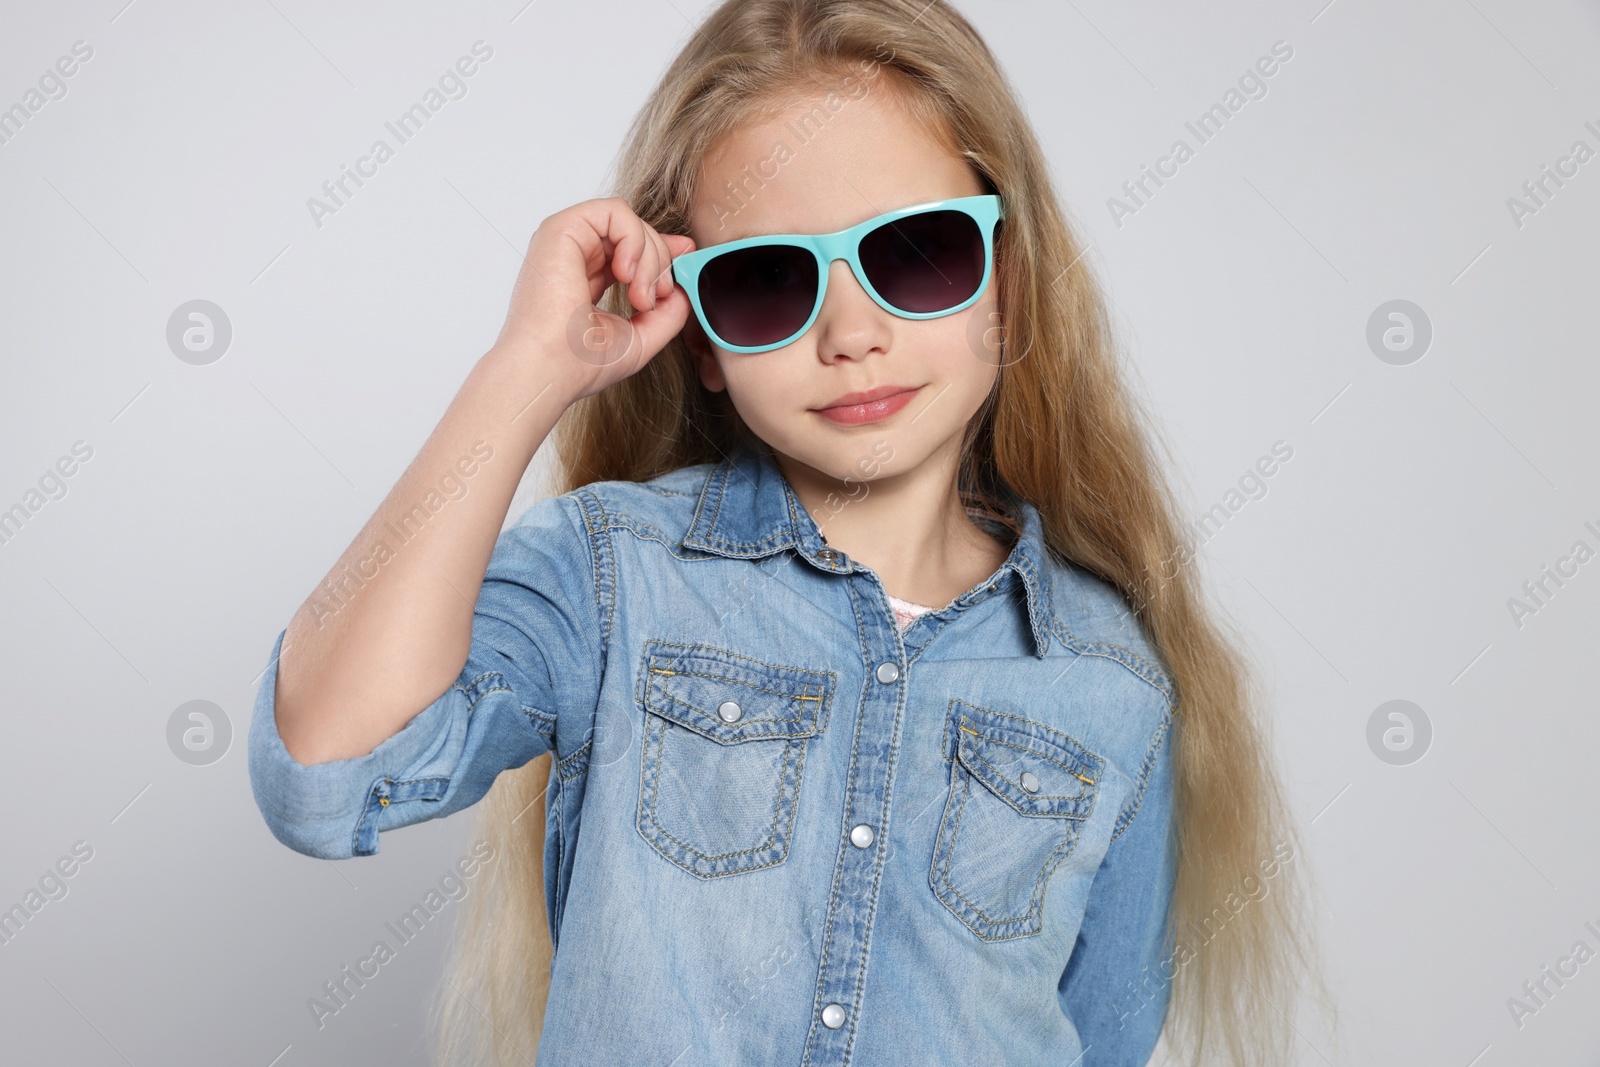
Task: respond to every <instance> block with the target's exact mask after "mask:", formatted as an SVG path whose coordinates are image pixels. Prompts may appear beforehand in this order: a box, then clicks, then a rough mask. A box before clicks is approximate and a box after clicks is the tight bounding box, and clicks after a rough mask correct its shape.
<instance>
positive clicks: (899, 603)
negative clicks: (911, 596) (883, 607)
mask: <svg viewBox="0 0 1600 1067" xmlns="http://www.w3.org/2000/svg"><path fill="white" fill-rule="evenodd" d="M889 606H890V607H891V608H893V609H894V620H895V622H897V623H898V624H899V625H900V629H902V630H904V629H905V628H906V627H908V626H910V625H911V624H912V623H914V622H916V621H917V616H918V615H922V614H924V613H926V612H929V611H932V610H933V609H932V608H930V607H928V606H927V605H926V604H913V603H912V602H911V601H909V600H901V599H900V598H899V597H897V596H891V597H890V598H889Z"/></svg>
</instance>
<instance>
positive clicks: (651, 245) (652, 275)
mask: <svg viewBox="0 0 1600 1067" xmlns="http://www.w3.org/2000/svg"><path fill="white" fill-rule="evenodd" d="M652 233H653V231H652V230H651V229H650V226H649V224H648V223H646V222H644V221H643V220H641V221H640V222H639V242H640V244H641V246H642V248H641V250H640V253H639V272H638V275H637V276H636V277H635V278H634V279H633V289H634V293H635V298H634V299H635V303H636V305H637V306H638V307H639V308H640V309H641V310H647V309H649V308H653V307H655V306H656V277H657V276H658V275H659V273H660V266H659V264H660V260H661V252H660V249H659V248H657V246H656V243H655V241H654V240H653V239H652Z"/></svg>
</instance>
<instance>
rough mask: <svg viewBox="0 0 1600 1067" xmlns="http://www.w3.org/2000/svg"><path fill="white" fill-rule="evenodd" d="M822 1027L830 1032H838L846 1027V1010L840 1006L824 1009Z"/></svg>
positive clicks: (830, 1006)
mask: <svg viewBox="0 0 1600 1067" xmlns="http://www.w3.org/2000/svg"><path fill="white" fill-rule="evenodd" d="M822 1025H823V1026H826V1027H827V1028H828V1029H829V1030H837V1029H839V1027H841V1026H843V1025H844V1008H843V1007H842V1006H841V1005H838V1004H829V1005H828V1006H827V1007H826V1008H823V1009H822Z"/></svg>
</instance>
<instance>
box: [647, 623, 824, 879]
mask: <svg viewBox="0 0 1600 1067" xmlns="http://www.w3.org/2000/svg"><path fill="white" fill-rule="evenodd" d="M834 683H835V678H834V675H833V673H832V672H831V671H820V670H806V669H804V668H800V667H784V666H777V665H774V664H770V663H765V662H763V661H761V660H757V659H752V658H750V657H748V656H741V655H739V654H737V653H734V652H729V651H726V650H724V649H720V648H712V647H711V646H709V645H681V644H669V643H667V642H664V641H651V642H649V643H648V644H647V645H646V646H645V651H644V659H643V662H642V664H641V666H640V673H639V695H640V701H641V703H642V704H643V707H644V712H645V716H644V718H645V729H644V751H643V754H642V755H641V757H640V767H639V811H638V818H637V826H638V829H639V833H640V834H641V835H643V837H644V839H645V840H646V841H648V842H649V843H650V845H651V847H652V848H654V849H655V850H656V851H657V852H659V853H660V854H661V855H662V856H664V857H665V858H666V859H668V860H670V861H672V862H673V863H675V864H677V865H678V866H679V867H682V868H683V869H684V870H686V871H688V872H689V873H690V874H693V875H696V876H698V877H700V878H715V877H719V876H721V875H728V874H741V873H743V872H746V871H754V870H759V869H761V868H763V867H773V866H776V865H778V864H780V863H782V862H783V861H784V859H785V857H787V856H788V854H789V842H790V840H791V839H792V838H793V835H794V823H795V812H796V810H797V809H798V807H799V801H800V782H801V778H802V776H803V773H804V770H805V757H806V746H807V744H808V739H809V738H812V737H814V736H816V735H817V733H818V732H819V731H820V730H822V729H823V728H824V727H825V726H826V724H827V714H828V706H829V700H830V697H831V696H832V694H833V690H834Z"/></svg>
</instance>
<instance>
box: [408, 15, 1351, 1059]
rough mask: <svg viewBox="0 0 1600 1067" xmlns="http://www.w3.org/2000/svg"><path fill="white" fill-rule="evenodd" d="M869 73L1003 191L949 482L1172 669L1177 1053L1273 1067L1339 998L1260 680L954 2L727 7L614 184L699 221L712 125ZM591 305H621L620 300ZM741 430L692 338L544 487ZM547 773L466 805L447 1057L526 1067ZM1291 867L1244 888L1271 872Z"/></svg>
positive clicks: (622, 470)
mask: <svg viewBox="0 0 1600 1067" xmlns="http://www.w3.org/2000/svg"><path fill="white" fill-rule="evenodd" d="M851 78H854V79H856V80H855V81H854V82H851V81H850V80H849V79H851ZM863 79H865V80H866V82H867V83H870V84H871V86H872V88H871V89H870V91H873V92H876V91H878V86H879V85H881V86H883V87H884V89H886V90H887V91H888V92H889V95H890V98H891V99H892V100H894V101H895V102H896V103H898V104H900V105H901V106H904V107H906V108H909V109H910V111H911V113H912V114H913V115H915V116H917V117H918V118H920V119H922V120H924V121H923V123H922V125H923V127H924V128H925V129H928V130H930V131H933V135H935V136H940V137H942V138H944V139H945V140H946V142H947V143H948V144H949V145H950V146H951V148H952V150H954V151H957V152H959V153H960V154H961V155H962V156H964V157H965V158H966V159H967V160H968V161H969V164H970V165H971V166H972V167H973V168H974V170H975V172H976V173H977V174H978V175H979V176H980V177H981V179H982V180H983V181H985V182H986V183H987V184H988V186H989V187H990V189H991V191H995V192H999V193H1001V194H1002V195H1003V196H1004V197H1005V199H1006V205H1007V207H1006V212H1007V214H1006V218H1005V219H1004V221H1003V223H1002V225H1001V228H1000V230H999V231H998V232H997V234H996V262H995V284H996V285H997V287H998V295H999V305H998V306H999V311H1000V316H1001V318H1000V322H1001V323H1002V324H1003V327H1004V331H1003V334H1004V342H1003V349H1004V359H1003V365H1002V367H1001V371H1000V379H999V381H998V383H997V385H996V388H995V389H994V391H993V392H992V393H991V396H990V398H989V402H988V403H987V404H986V405H985V407H984V408H983V409H982V410H981V411H980V412H979V413H978V415H977V416H975V417H974V418H973V419H972V420H971V423H970V424H969V426H968V428H967V433H966V440H965V444H966V449H965V455H964V459H963V462H962V464H961V470H960V475H959V477H960V482H961V485H960V489H961V492H962V494H963V495H964V496H967V497H969V498H970V499H972V500H973V502H974V503H976V504H978V505H979V506H980V507H984V508H985V509H986V510H990V511H1004V510H1005V509H1004V506H1003V504H1002V503H1001V502H1002V501H1003V500H1004V498H1005V497H1006V496H1007V495H1008V494H1012V493H1014V494H1015V495H1017V496H1019V497H1021V498H1022V499H1025V500H1027V501H1029V502H1030V503H1032V504H1033V505H1034V506H1035V507H1036V508H1037V509H1038V511H1039V514H1040V517H1041V519H1042V521H1043V526H1044V533H1045V540H1046V542H1047V544H1048V547H1049V549H1050V551H1051V552H1053V553H1055V554H1056V555H1058V556H1060V557H1062V558H1063V559H1066V560H1071V561H1072V562H1074V563H1076V564H1077V565H1079V566H1081V567H1084V568H1086V569H1088V570H1090V571H1092V572H1093V573H1095V574H1097V575H1099V576H1100V577H1102V578H1103V579H1105V580H1106V581H1108V582H1110V583H1112V584H1113V585H1115V586H1116V587H1117V588H1118V589H1120V590H1121V591H1122V592H1123V594H1124V595H1125V597H1126V598H1127V600H1128V603H1129V608H1130V610H1132V611H1134V612H1136V613H1137V616H1138V618H1139V620H1140V621H1141V622H1142V623H1143V624H1144V626H1145V627H1146V628H1147V631H1148V632H1149V634H1150V636H1151V638H1152V640H1153V641H1154V643H1155V645H1156V647H1157V648H1158V650H1159V652H1160V654H1161V657H1162V659H1163V661H1164V663H1165V665H1166V666H1167V668H1168V670H1169V672H1170V674H1171V676H1172V679H1173V683H1174V688H1175V691H1176V694H1177V700H1176V703H1175V715H1176V716H1177V722H1178V724H1179V727H1180V728H1179V729H1178V730H1176V731H1174V734H1173V736H1174V737H1176V738H1177V739H1178V740H1177V742H1176V743H1177V751H1176V753H1175V758H1176V787H1175V789H1176V795H1175V798H1174V812H1175V814H1174V817H1175V819H1176V820H1177V823H1178V838H1179V865H1178V875H1177V882H1176V886H1175V888H1174V898H1173V905H1172V908H1171V910H1170V912H1169V918H1168V923H1169V931H1168V932H1169V935H1170V936H1171V937H1172V938H1173V940H1174V942H1176V944H1177V946H1178V951H1177V952H1175V953H1174V954H1173V957H1172V958H1169V961H1168V963H1169V967H1168V968H1167V970H1170V969H1171V967H1174V966H1175V967H1176V974H1175V975H1173V976H1171V977H1172V978H1173V988H1172V1002H1171V1008H1170V1011H1169V1014H1168V1018H1167V1023H1166V1029H1165V1031H1164V1034H1165V1037H1166V1040H1167V1042H1168V1045H1169V1047H1171V1048H1172V1049H1173V1050H1174V1051H1175V1052H1176V1053H1177V1054H1178V1055H1179V1056H1180V1057H1181V1060H1182V1062H1186V1063H1194V1064H1202V1063H1211V1062H1223V1063H1228V1064H1235V1065H1249V1067H1267V1065H1269V1064H1270V1065H1274V1067H1276V1065H1279V1064H1283V1063H1287V1062H1289V1060H1290V1058H1291V1053H1292V1049H1293V1047H1294V1043H1295V1035H1296V1031H1295V1024H1294V1021H1293V1019H1292V1014H1293V1012H1294V1011H1295V1009H1296V1007H1297V1003H1296V997H1297V992H1298V990H1300V989H1301V988H1302V986H1303V985H1304V983H1305V982H1306V981H1307V980H1312V979H1314V980H1316V988H1315V990H1314V992H1316V994H1317V995H1318V998H1319V1003H1321V1004H1323V1005H1324V1006H1327V1001H1328V997H1327V993H1326V989H1325V987H1324V986H1323V985H1322V984H1321V980H1320V975H1319V974H1318V973H1317V971H1316V969H1315V968H1314V967H1312V966H1311V963H1312V960H1313V958H1314V955H1315V953H1314V945H1313V938H1312V934H1311V928H1310V927H1309V925H1308V924H1307V923H1306V922H1305V917H1304V916H1303V915H1302V911H1303V909H1304V905H1305V901H1306V897H1305V890H1304V888H1303V887H1302V885H1301V879H1302V876H1303V872H1304V871H1305V868H1306V863H1305V862H1304V858H1303V850H1301V849H1299V848H1298V847H1297V844H1298V840H1297V838H1298V835H1297V834H1296V832H1295V828H1294V827H1293V825H1292V824H1291V822H1290V820H1289V818H1288V817H1287V812H1286V805H1285V802H1284V798H1283V795H1282V792H1281V786H1280V784H1279V782H1278V780H1277V778H1276V776H1275V773H1274V771H1273V769H1272V764H1271V760H1270V744H1269V741H1268V738H1267V736H1266V731H1265V724H1264V723H1263V722H1262V721H1260V719H1259V713H1258V712H1257V711H1256V710H1255V708H1256V706H1257V704H1258V703H1259V702H1258V700H1257V699H1256V696H1255V694H1254V692H1253V691H1252V684H1251V681H1250V671H1249V670H1247V667H1246V663H1245V660H1244V657H1243V655H1242V654H1241V652H1240V651H1238V648H1237V647H1236V646H1237V645H1238V643H1239V642H1238V640H1237V638H1236V637H1234V636H1233V635H1232V634H1231V633H1224V631H1223V629H1222V627H1221V624H1220V623H1219V622H1218V621H1217V620H1215V619H1213V618H1212V617H1211V616H1210V614H1209V613H1208V610H1207V606H1206V604H1205V601H1204V597H1203V594H1202V591H1201V584H1200V580H1199V578H1198V577H1197V575H1196V574H1195V568H1194V567H1192V566H1188V565H1177V566H1174V561H1178V560H1182V561H1184V564H1187V562H1188V561H1189V560H1191V559H1192V556H1193V551H1192V546H1191V545H1190V543H1189V542H1188V540H1187V538H1188V536H1189V531H1188V530H1187V527H1186V525H1185V524H1183V523H1180V522H1179V521H1178V520H1177V518H1176V515H1177V509H1176V507H1175V503H1174V499H1173V497H1172V494H1171V491H1170V489H1169V487H1168V486H1167V484H1166V482H1165V480H1164V479H1163V477H1162V475H1161V473H1160V471H1159V470H1158V468H1157V465H1156V463H1155V461H1154V457H1153V451H1152V447H1151V443H1150V442H1151V441H1152V440H1153V439H1154V435H1153V434H1152V433H1151V432H1150V431H1149V430H1148V429H1147V428H1146V425H1145V423H1146V420H1145V418H1144V416H1143V414H1142V413H1141V412H1140V411H1139V410H1138V409H1137V408H1136V407H1135V405H1134V404H1133V402H1132V401H1131V399H1130V397H1129V396H1128V395H1127V391H1126V390H1125V388H1124V386H1123V384H1122V382H1121V378H1120V373H1121V372H1120V369H1119V366H1118V361H1117V358H1116V356H1115V350H1114V347H1113V343H1112V339H1111V331H1110V324H1109V320H1108V317H1107V314H1106V310H1105V303H1104V300H1103V298H1102V296H1101V294H1100V291H1099V287H1098V285H1097V283H1096V282H1095V280H1094V279H1093V277H1092V276H1091V274H1090V272H1089V271H1088V269H1087V268H1086V266H1085V265H1084V264H1083V263H1082V261H1081V256H1082V253H1083V247H1082V245H1081V244H1080V242H1079V239H1078V238H1077V236H1076V234H1075V233H1074V231H1073V228H1072V227H1071V226H1070V225H1069V223H1068V221H1067V218H1066V217H1065V215H1064V213H1063V211H1062V210H1061V208H1060V206H1059V204H1058V200H1057V197H1056V194H1055V192H1054V189H1053V188H1052V186H1051V183H1050V178H1049V165H1048V161H1047V159H1046V157H1045V155H1044V153H1043V152H1042V151H1041V150H1040V147H1039V144H1038V142H1037V140H1036V139H1035V137H1034V134H1033V131H1032V129H1031V128H1030V127H1029V125H1028V122H1027V120H1026V118H1025V116H1024V114H1023V112H1022V109H1021V108H1020V107H1019V106H1018V104H1017V101H1016V98H1015V95H1014V94H1013V92H1012V90H1011V88H1010V85H1009V83H1008V82H1007V81H1006V78H1005V76H1004V74H1003V73H1002V72H1001V70H1000V68H999V65H998V63H997V62H996V60H995V58H994V56H993V55H992V54H991V53H990V51H989V49H988V47H987V46H986V45H985V44H984V42H983V40H982V39H981V38H980V37H979V36H978V34H977V32H976V31H975V30H974V29H973V28H972V26H971V25H970V24H969V23H968V22H967V21H966V20H965V19H964V18H963V17H962V16H961V15H960V14H958V13H957V12H956V11H955V10H954V9H953V8H951V7H950V6H949V5H948V4H946V3H945V2H943V0H934V2H933V3H928V2H927V0H726V2H724V3H723V4H722V5H721V6H719V7H718V8H717V9H716V10H714V11H713V12H712V13H711V14H710V16H709V17H708V18H707V19H706V21H705V22H704V23H703V24H702V25H701V26H700V27H699V28H698V29H697V30H696V32H695V33H694V34H693V36H692V37H691V38H690V39H689V41H688V43H687V44H686V45H685V47H684V50H683V51H682V52H681V53H680V54H679V55H678V56H677V57H676V59H675V60H674V61H673V63H672V65H671V66H670V67H669V68H668V70H667V71H666V73H665V74H664V75H663V77H662V79H661V82H660V84H659V85H658V86H657V88H656V90H655V92H654V93H653V94H652V96H651V97H650V99H649V100H648V101H647V102H646V103H645V105H644V107H643V108H642V109H641V111H640V112H639V114H638V115H637V116H636V117H635V119H634V122H633V124H632V127H631V128H630V130H629V133H628V138H627V142H626V145H625V150H624V152H623V154H622V155H621V157H620V160H619V163H618V170H617V181H616V183H615V186H614V188H615V189H616V194H615V195H617V196H620V197H622V198H624V199H625V200H626V201H627V202H628V203H629V204H630V205H631V206H632V207H633V209H634V210H635V211H636V212H637V213H638V215H639V216H640V217H641V218H642V219H644V220H645V221H646V222H648V223H649V224H650V225H651V226H653V227H655V228H656V229H657V230H658V231H660V232H662V233H684V232H687V230H688V220H689V210H690V204H691V202H692V199H693V197H694V195H695V193H696V191H697V185H698V183H699V182H700V180H701V175H700V168H701V161H702V158H703V154H704V152H705V151H706V149H707V148H708V147H709V146H711V145H713V144H714V143H715V142H716V141H717V139H718V138H719V137H720V136H722V135H723V134H725V133H727V132H729V131H731V130H733V129H734V128H736V127H738V126H740V125H741V124H742V123H745V122H747V121H749V120H751V119H752V118H753V117H757V116H764V115H767V114H770V113H771V112H772V110H773V109H775V108H776V107H779V106H782V105H784V104H786V103H789V102H793V101H797V100H805V99H812V98H814V97H817V96H821V95H824V94H827V93H829V92H837V91H838V90H839V88H840V86H842V85H850V84H856V85H859V84H862V83H863ZM601 306H602V307H603V308H604V309H605V310H607V311H610V312H612V313H614V314H617V315H622V316H626V315H627V314H629V313H630V309H629V307H628V305H627V303H626V301H625V299H624V298H623V294H622V293H621V292H620V287H616V286H614V287H613V288H612V289H611V291H609V292H608V293H607V294H606V297H605V299H604V300H603V301H602V305H601ZM690 325H691V326H692V325H693V322H692V320H691V324H690ZM749 435H750V431H749V430H748V428H747V427H746V426H745V425H744V423H743V422H742V421H741V420H740V419H739V416H738V414H737V412H736V411H735V410H734V409H733V407H732V405H731V403H729V401H728V398H727V395H726V393H725V392H717V393H713V392H710V391H708V390H706V389H705V388H704V386H703V385H702V384H701V383H700V380H699V377H698V375H697V374H696V372H695V370H694V364H693V361H692V357H691V354H690V351H689V349H688V347H687V345H686V343H685V339H684V337H683V335H680V336H678V337H677V338H674V339H673V341H672V342H671V343H670V344H669V345H668V346H667V347H666V349H664V350H663V351H662V352H661V353H660V354H658V355H657V356H656V357H655V358H654V359H652V360H651V361H650V362H649V363H648V364H646V365H645V367H644V368H643V369H642V370H640V371H639V372H638V373H636V374H634V375H632V376H630V377H628V378H626V379H624V380H623V381H620V382H618V383H616V384H615V385H612V386H611V387H610V388H608V389H606V390H604V391H602V392H600V393H598V394H596V395H594V396H592V397H589V398H587V399H585V400H583V401H581V402H579V403H578V404H576V405H574V406H573V407H572V408H571V409H569V410H568V412H567V413H566V414H565V415H564V416H563V418H562V420H561V422H560V423H558V425H557V428H556V431H555V440H556V447H557V453H558V456H559V459H560V461H561V468H562V472H563V474H562V480H561V482H560V484H558V486H557V487H556V488H555V491H556V492H566V491H570V490H572V489H575V488H578V487H580V486H583V485H587V484H589V483H591V482H594V481H600V480H607V479H627V480H632V481H643V480H646V479H649V478H652V477H655V476H656V475H659V474H663V473H666V472H668V471H671V470H675V469H678V468H680V467H683V466H687V465H690V464H696V463H707V462H716V461H719V460H721V459H722V458H723V457H724V456H725V455H727V453H728V452H729V451H730V450H731V449H732V448H733V446H734V445H735V444H736V443H738V442H739V441H741V440H746V439H748V438H749ZM550 760H551V757H550V755H549V754H546V755H543V756H540V757H539V758H537V759H535V760H533V761H532V762H531V763H529V764H528V765H527V766H525V767H522V768H518V769H516V770H512V771H507V772H505V773H503V774H502V775H501V776H500V777H499V779H498V780H497V781H496V783H495V785H494V787H493V788H492V789H491V790H490V791H489V793H488V795H487V796H486V797H485V798H484V799H483V800H482V801H481V802H480V803H479V812H478V819H479V833H480V834H481V835H482V836H484V837H486V838H487V839H488V840H489V841H490V843H491V844H492V845H493V846H494V848H495V849H496V854H497V862H496V863H495V865H494V870H493V871H492V876H491V877H490V878H488V879H486V880H485V883H484V884H483V885H482V887H481V888H480V891H479V892H478V893H476V894H474V895H473V896H472V897H471V898H470V899H469V900H468V901H467V903H466V905H465V909H464V911H463V913H462V915H461V917H460V922H461V925H460V927H459V928H458V929H457V931H456V941H455V943H454V948H453V951H452V954H451V959H450V961H449V965H448V967H449V970H448V975H447V980H446V982H445V983H444V984H442V985H441V986H440V988H439V994H440V1000H439V1002H437V1003H436V1005H435V1009H434V1011H435V1023H436V1025H437V1027H438V1030H439V1046H438V1047H439V1050H440V1052H441V1055H442V1057H443V1058H442V1061H441V1062H445V1063H450V1064H457V1063H494V1064H496V1065H507V1064H516V1063H521V1064H529V1063H532V1062H533V1059H534V1050H535V1049H536V1047H537V1044H538V1039H539V1033H540V1029H541V1026H542V1022H543V1017H544V1009H545V1004H546V1000H547V996H548V992H549V978H550V958H551V942H550V936H549V929H548V920H547V916H546V909H545V891H544V887H545V871H544V869H543V853H544V837H545V833H544V831H545V810H544V804H543V799H544V796H545V791H546V787H547V785H548V782H549V775H550ZM1286 854H1287V861H1286V862H1283V863H1281V864H1280V865H1279V866H1278V868H1277V869H1276V870H1275V872H1274V873H1272V874H1270V875H1267V878H1268V880H1269V881H1271V882H1272V883H1274V884H1273V885H1272V886H1271V887H1270V891H1268V892H1267V893H1265V895H1263V896H1261V897H1260V898H1259V899H1257V898H1256V896H1255V892H1254V890H1253V889H1252V887H1259V886H1260V884H1261V874H1264V873H1265V872H1266V865H1267V864H1268V863H1269V862H1270V861H1271V860H1273V859H1274V858H1277V859H1278V860H1284V859H1285V856H1286ZM1241 894H1243V895H1244V896H1245V897H1248V901H1247V903H1246V904H1245V905H1244V906H1238V902H1240V901H1241ZM1219 1057H1220V1059H1219Z"/></svg>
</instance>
